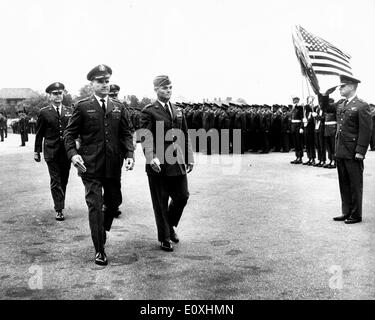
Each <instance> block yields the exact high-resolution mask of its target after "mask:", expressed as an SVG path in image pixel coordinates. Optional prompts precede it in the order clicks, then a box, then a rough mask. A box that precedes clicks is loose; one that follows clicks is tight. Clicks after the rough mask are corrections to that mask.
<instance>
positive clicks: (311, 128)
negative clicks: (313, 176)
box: [303, 100, 316, 166]
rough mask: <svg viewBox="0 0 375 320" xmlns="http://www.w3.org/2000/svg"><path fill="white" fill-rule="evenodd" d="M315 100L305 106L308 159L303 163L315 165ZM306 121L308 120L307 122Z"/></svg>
mask: <svg viewBox="0 0 375 320" xmlns="http://www.w3.org/2000/svg"><path fill="white" fill-rule="evenodd" d="M313 111H314V110H313V100H310V102H309V104H307V105H306V106H305V116H306V118H304V121H303V124H304V134H305V141H306V155H307V158H308V161H306V162H304V163H303V165H308V166H313V165H314V164H315V158H316V153H315V139H314V136H315V121H314V117H313V115H312V114H313ZM305 121H306V122H305Z"/></svg>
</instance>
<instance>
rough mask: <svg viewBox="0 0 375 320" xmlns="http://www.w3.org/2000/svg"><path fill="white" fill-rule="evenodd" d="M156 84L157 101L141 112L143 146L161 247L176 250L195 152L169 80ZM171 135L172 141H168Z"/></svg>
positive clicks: (160, 78)
mask: <svg viewBox="0 0 375 320" xmlns="http://www.w3.org/2000/svg"><path fill="white" fill-rule="evenodd" d="M153 83H154V90H155V92H156V95H157V100H156V101H155V102H154V103H152V104H150V105H148V106H146V107H145V108H144V109H143V110H142V114H141V129H142V132H141V133H140V134H142V135H143V136H144V138H145V140H144V143H142V147H143V148H144V153H145V157H146V172H147V176H148V182H149V187H150V193H151V199H152V205H153V209H154V214H155V220H156V226H157V233H158V240H159V242H160V248H161V249H162V250H165V251H173V246H172V243H171V241H173V242H174V243H177V242H179V238H178V236H177V233H176V231H175V230H174V227H177V225H178V223H179V221H180V218H181V215H182V213H183V210H184V208H185V206H186V204H187V201H188V199H189V190H188V181H187V173H189V172H190V171H191V170H192V169H193V150H192V147H191V143H190V139H189V137H188V131H187V130H188V128H187V123H186V119H185V116H184V114H183V112H182V110H181V109H177V108H176V107H175V105H174V104H173V103H171V102H170V98H171V95H172V83H171V81H170V79H169V77H168V76H165V75H161V76H158V77H156V78H155V79H154V81H153ZM160 125H162V126H163V130H162V132H161V133H160V132H159V134H161V135H162V136H160V137H159V136H157V132H158V131H157V129H156V128H157V126H160ZM175 129H178V130H175ZM160 130H161V129H160ZM174 130H175V131H174ZM168 132H169V134H171V135H172V136H171V137H170V139H167V138H166V134H167V133H168ZM181 133H182V134H181ZM172 155H173V157H172ZM169 199H170V202H169ZM168 202H169V203H168Z"/></svg>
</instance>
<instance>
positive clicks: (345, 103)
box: [344, 99, 348, 107]
mask: <svg viewBox="0 0 375 320" xmlns="http://www.w3.org/2000/svg"><path fill="white" fill-rule="evenodd" d="M347 104H348V99H345V101H344V107H345V106H346V105H347Z"/></svg>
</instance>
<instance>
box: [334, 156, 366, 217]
mask: <svg viewBox="0 0 375 320" xmlns="http://www.w3.org/2000/svg"><path fill="white" fill-rule="evenodd" d="M336 165H337V172H338V176H339V186H340V194H341V208H342V214H343V215H350V216H352V217H354V218H361V217H362V195H363V160H354V159H337V160H336Z"/></svg>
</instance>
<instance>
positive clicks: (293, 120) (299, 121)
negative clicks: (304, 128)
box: [292, 119, 301, 123]
mask: <svg viewBox="0 0 375 320" xmlns="http://www.w3.org/2000/svg"><path fill="white" fill-rule="evenodd" d="M292 123H301V120H295V119H292Z"/></svg>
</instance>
